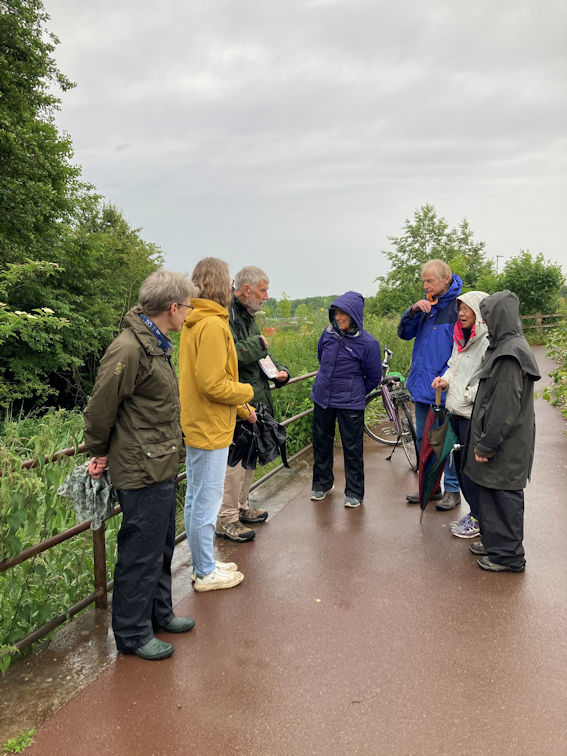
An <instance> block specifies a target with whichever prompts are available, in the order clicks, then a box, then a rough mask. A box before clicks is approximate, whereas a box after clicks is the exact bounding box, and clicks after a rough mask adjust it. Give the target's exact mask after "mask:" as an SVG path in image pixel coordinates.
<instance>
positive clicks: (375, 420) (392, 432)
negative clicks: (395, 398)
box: [364, 391, 398, 446]
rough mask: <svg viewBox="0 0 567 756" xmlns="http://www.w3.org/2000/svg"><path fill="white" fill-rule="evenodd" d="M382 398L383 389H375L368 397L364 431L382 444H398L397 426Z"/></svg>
mask: <svg viewBox="0 0 567 756" xmlns="http://www.w3.org/2000/svg"><path fill="white" fill-rule="evenodd" d="M381 399H382V392H381V391H373V392H372V393H371V394H369V395H368V396H367V397H366V408H365V410H364V432H365V433H366V434H367V435H368V436H370V438H372V439H374V441H378V443H380V444H385V445H386V446H396V444H397V443H398V433H397V431H396V426H395V425H394V423H393V422H392V420H390V418H389V417H388V416H387V413H386V411H385V409H384V404H383V402H382V401H380V400H381Z"/></svg>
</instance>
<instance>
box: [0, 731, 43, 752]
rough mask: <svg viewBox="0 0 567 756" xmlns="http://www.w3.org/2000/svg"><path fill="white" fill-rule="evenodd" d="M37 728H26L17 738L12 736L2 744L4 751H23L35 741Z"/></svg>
mask: <svg viewBox="0 0 567 756" xmlns="http://www.w3.org/2000/svg"><path fill="white" fill-rule="evenodd" d="M35 733H36V731H35V730H26V731H25V732H21V733H20V734H19V735H18V736H17V737H16V738H10V740H8V741H6V743H4V745H3V746H0V751H2V753H21V752H22V751H23V750H24V749H25V748H28V747H29V746H31V744H32V743H33V736H34V735H35Z"/></svg>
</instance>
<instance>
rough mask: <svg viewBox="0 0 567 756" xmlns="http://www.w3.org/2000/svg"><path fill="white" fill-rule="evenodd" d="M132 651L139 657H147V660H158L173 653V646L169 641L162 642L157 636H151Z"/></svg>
mask: <svg viewBox="0 0 567 756" xmlns="http://www.w3.org/2000/svg"><path fill="white" fill-rule="evenodd" d="M134 653H135V654H136V656H139V657H140V658H141V659H147V660H148V661H159V660H160V659H167V657H168V656H171V654H172V653H173V646H172V645H171V643H164V642H163V641H160V640H158V638H152V639H151V640H149V641H148V642H147V643H144V645H143V646H140V648H137V649H136V650H135V651H134Z"/></svg>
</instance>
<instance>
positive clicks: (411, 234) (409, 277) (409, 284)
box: [367, 205, 564, 315]
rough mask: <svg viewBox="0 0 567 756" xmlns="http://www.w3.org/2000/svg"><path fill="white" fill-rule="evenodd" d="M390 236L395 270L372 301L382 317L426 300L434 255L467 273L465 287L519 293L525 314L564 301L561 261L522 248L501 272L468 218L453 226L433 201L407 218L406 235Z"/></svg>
mask: <svg viewBox="0 0 567 756" xmlns="http://www.w3.org/2000/svg"><path fill="white" fill-rule="evenodd" d="M388 238H389V241H390V243H391V245H392V249H390V250H386V251H383V252H382V254H383V255H384V256H385V257H386V258H387V259H388V261H389V262H390V271H389V272H388V273H387V275H385V276H379V277H378V278H377V279H376V280H377V281H378V282H379V288H378V292H377V294H376V296H375V297H373V298H370V299H368V300H367V308H368V310H369V311H370V312H375V313H376V314H378V315H385V314H387V313H400V312H402V311H403V310H404V309H405V308H406V307H408V306H409V305H410V304H411V303H413V302H416V301H417V300H418V299H421V297H422V296H423V286H422V283H421V266H422V264H423V263H424V262H426V261H427V260H430V259H431V258H433V257H439V258H441V259H442V260H445V262H447V263H448V264H449V265H450V266H451V270H452V272H453V273H456V274H458V275H459V276H460V277H461V279H462V281H463V291H471V290H472V289H477V290H480V291H486V292H487V293H488V294H492V293H493V292H495V291H499V290H501V289H510V290H511V291H513V292H515V293H516V294H517V295H518V297H519V299H520V312H521V314H522V315H529V314H534V313H536V312H543V313H553V312H555V311H556V310H557V308H558V307H559V306H560V304H561V302H562V297H561V287H562V285H563V283H564V276H563V273H562V270H561V267H560V266H559V265H556V264H554V263H550V262H549V261H545V260H544V258H543V255H541V254H540V255H536V257H532V255H531V254H530V253H529V252H524V251H522V252H520V254H519V255H518V256H516V257H513V258H511V259H510V260H508V261H507V262H506V264H505V266H504V270H503V272H502V273H500V274H499V275H498V274H497V272H496V270H495V268H494V264H493V263H492V261H491V260H489V259H488V258H487V256H486V253H485V251H484V247H485V243H484V242H478V241H476V240H475V239H474V234H473V231H472V230H471V228H470V226H469V225H468V223H467V221H466V220H463V221H462V222H461V224H460V225H459V226H458V228H453V229H451V228H449V225H448V223H447V221H446V220H445V219H444V218H441V217H439V216H438V215H437V212H436V210H435V208H434V207H433V206H432V205H424V206H423V207H421V208H420V209H419V210H416V211H415V213H414V217H413V221H410V220H409V219H408V220H406V222H405V224H404V229H403V232H402V234H401V235H400V236H390V237H388Z"/></svg>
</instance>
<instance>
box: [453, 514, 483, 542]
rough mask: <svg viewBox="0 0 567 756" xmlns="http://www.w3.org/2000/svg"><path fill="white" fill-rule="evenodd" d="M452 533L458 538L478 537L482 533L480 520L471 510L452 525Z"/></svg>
mask: <svg viewBox="0 0 567 756" xmlns="http://www.w3.org/2000/svg"><path fill="white" fill-rule="evenodd" d="M451 533H452V534H453V535H454V536H457V538H476V537H477V535H479V533H480V529H479V527H478V520H475V518H474V517H473V516H472V515H471V513H470V512H469V513H468V514H466V515H465V516H464V517H461V519H460V520H458V522H455V523H453V524H452V525H451Z"/></svg>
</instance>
